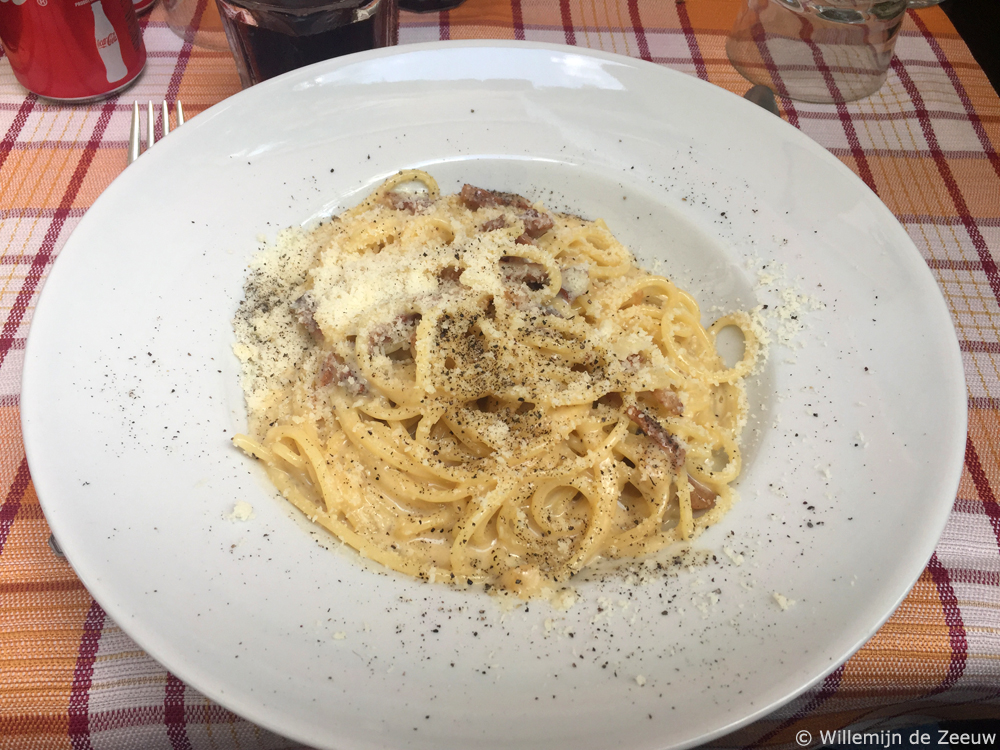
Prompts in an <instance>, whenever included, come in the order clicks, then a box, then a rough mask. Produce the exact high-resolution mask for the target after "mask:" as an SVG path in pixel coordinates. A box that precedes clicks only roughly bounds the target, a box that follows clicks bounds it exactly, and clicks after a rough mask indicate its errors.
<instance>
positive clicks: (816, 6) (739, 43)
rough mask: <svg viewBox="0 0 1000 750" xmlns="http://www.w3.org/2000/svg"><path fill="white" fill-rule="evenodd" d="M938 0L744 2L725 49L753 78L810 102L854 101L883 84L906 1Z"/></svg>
mask: <svg viewBox="0 0 1000 750" xmlns="http://www.w3.org/2000/svg"><path fill="white" fill-rule="evenodd" d="M935 2H940V0H910V2H909V5H908V3H907V0H744V3H743V7H742V8H741V10H740V14H739V16H738V17H737V19H736V23H735V25H734V26H733V30H732V31H731V32H730V34H729V37H728V38H727V39H726V53H727V54H728V55H729V60H730V62H732V64H733V66H734V67H735V68H736V69H737V70H738V71H739V72H740V73H741V74H742V75H743V76H744V77H745V78H747V80H749V81H752V82H753V83H758V84H763V85H765V86H767V87H768V88H770V89H771V90H772V91H774V92H775V93H777V94H779V95H780V96H784V97H788V98H789V99H795V100H798V101H805V102H822V103H831V102H849V101H854V100H856V99H862V98H864V97H866V96H869V95H871V94H873V93H875V92H876V91H878V89H879V88H880V87H881V86H882V84H883V82H884V81H885V78H886V74H887V72H888V70H889V63H890V62H891V60H892V54H893V49H894V48H895V46H896V37H897V36H898V32H899V27H900V25H901V24H902V22H903V16H904V14H905V13H906V9H907V7H925V6H927V5H931V4H935Z"/></svg>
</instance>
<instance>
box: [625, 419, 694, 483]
mask: <svg viewBox="0 0 1000 750" xmlns="http://www.w3.org/2000/svg"><path fill="white" fill-rule="evenodd" d="M625 414H626V416H628V418H629V419H631V420H632V421H633V422H635V423H636V424H637V425H639V429H641V430H642V431H643V432H644V433H646V435H648V436H649V438H650V440H652V441H653V442H654V443H656V444H657V445H658V446H660V447H661V448H662V449H663V451H664V452H665V453H666V454H667V455H668V456H669V457H670V463H671V465H672V466H673V467H674V470H677V469H680V468H681V467H682V466H683V465H684V458H685V453H684V448H682V447H681V444H680V443H678V442H677V438H675V437H674V436H673V435H671V434H670V433H669V432H667V431H666V429H665V428H664V427H663V425H661V424H660V423H659V422H657V421H656V419H654V418H653V417H652V416H650V415H649V414H648V413H647V412H645V411H644V410H642V409H640V408H639V407H638V406H630V407H628V408H627V409H626V410H625Z"/></svg>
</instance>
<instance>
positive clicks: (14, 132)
mask: <svg viewBox="0 0 1000 750" xmlns="http://www.w3.org/2000/svg"><path fill="white" fill-rule="evenodd" d="M37 101H38V97H37V96H35V95H34V94H28V96H27V98H26V99H25V100H24V101H23V102H21V106H20V107H18V109H17V114H16V115H15V116H14V122H12V123H11V124H10V127H9V128H7V132H6V133H5V134H4V137H3V140H2V141H0V167H2V166H3V164H4V162H5V161H7V157H8V156H10V152H11V151H12V150H13V149H14V145H15V144H16V143H17V137H18V136H19V135H20V134H21V128H23V127H24V123H26V122H27V121H28V115H29V114H31V110H32V109H34V108H35V102H37Z"/></svg>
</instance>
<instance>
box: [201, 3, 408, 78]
mask: <svg viewBox="0 0 1000 750" xmlns="http://www.w3.org/2000/svg"><path fill="white" fill-rule="evenodd" d="M218 5H219V11H220V15H221V17H222V25H223V27H224V28H225V31H226V38H227V39H228V40H229V47H230V49H231V50H232V52H233V57H235V58H236V67H237V69H238V70H239V73H240V82H241V83H242V84H243V87H244V88H246V87H247V86H252V85H253V84H255V83H260V82H261V81H266V80H267V79H268V78H273V77H274V76H277V75H281V74H282V73H286V72H288V71H289V70H295V69H296V68H301V67H303V66H305V65H311V64H312V63H315V62H320V61H321V60H328V59H329V58H331V57H339V56H340V55H349V54H351V53H352V52H362V51H364V50H369V49H375V48H376V47H388V46H390V45H393V44H395V43H396V40H397V30H398V25H399V9H398V7H397V5H396V0H375V1H374V2H372V0H325V2H324V1H323V0H266V1H264V2H258V1H257V0H218Z"/></svg>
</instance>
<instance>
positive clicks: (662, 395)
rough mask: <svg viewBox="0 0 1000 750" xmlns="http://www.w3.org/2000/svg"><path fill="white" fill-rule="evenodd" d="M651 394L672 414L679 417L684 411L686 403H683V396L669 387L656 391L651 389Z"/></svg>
mask: <svg viewBox="0 0 1000 750" xmlns="http://www.w3.org/2000/svg"><path fill="white" fill-rule="evenodd" d="M651 394H652V396H653V398H654V399H656V400H657V401H658V402H659V403H660V405H661V406H662V407H663V409H664V411H666V412H667V414H669V415H670V416H672V417H679V416H680V415H681V414H683V413H684V404H683V403H681V397H680V396H678V395H677V394H676V393H674V392H673V391H672V390H670V389H669V388H657V389H656V390H655V391H651Z"/></svg>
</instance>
